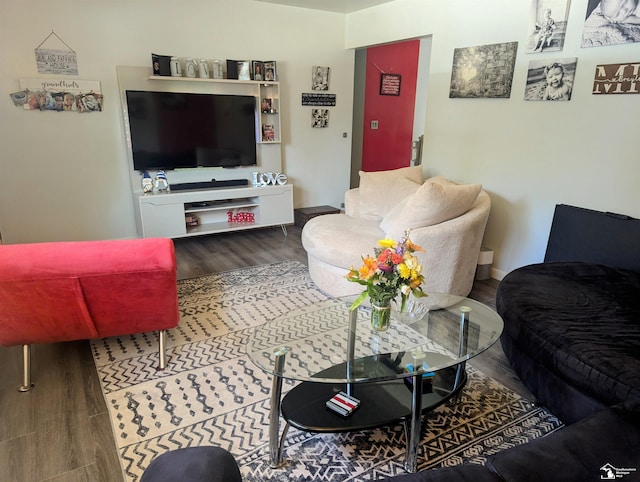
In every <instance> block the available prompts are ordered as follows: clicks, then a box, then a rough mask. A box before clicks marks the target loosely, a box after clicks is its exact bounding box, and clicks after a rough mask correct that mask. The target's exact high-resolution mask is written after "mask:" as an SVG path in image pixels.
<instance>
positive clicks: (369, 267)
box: [358, 256, 378, 280]
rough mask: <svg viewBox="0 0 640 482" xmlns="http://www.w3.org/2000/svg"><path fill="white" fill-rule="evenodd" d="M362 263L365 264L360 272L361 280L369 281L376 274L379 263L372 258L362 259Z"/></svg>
mask: <svg viewBox="0 0 640 482" xmlns="http://www.w3.org/2000/svg"><path fill="white" fill-rule="evenodd" d="M362 261H363V263H364V264H363V265H362V266H361V267H360V269H359V270H358V275H359V276H360V279H363V280H367V279H369V278H371V277H372V276H373V275H374V274H376V270H377V269H378V262H377V261H376V260H375V259H374V258H372V257H371V256H367V257H366V258H362Z"/></svg>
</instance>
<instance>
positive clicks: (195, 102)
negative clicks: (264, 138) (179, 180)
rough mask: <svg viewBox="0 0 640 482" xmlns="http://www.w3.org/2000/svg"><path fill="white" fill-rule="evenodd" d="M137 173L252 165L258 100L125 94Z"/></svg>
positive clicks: (245, 97)
mask: <svg viewBox="0 0 640 482" xmlns="http://www.w3.org/2000/svg"><path fill="white" fill-rule="evenodd" d="M126 98H127V111H128V115H129V132H130V135H131V147H132V151H133V168H134V169H135V170H136V171H146V170H154V169H167V170H169V169H179V168H195V167H239V166H254V165H255V164H256V101H255V98H254V97H253V96H249V95H220V94H196V93H182V92H180V93H178V92H152V91H140V90H127V91H126Z"/></svg>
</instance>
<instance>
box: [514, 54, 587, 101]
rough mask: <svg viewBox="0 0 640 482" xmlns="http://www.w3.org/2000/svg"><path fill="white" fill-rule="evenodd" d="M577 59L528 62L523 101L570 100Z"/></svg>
mask: <svg viewBox="0 0 640 482" xmlns="http://www.w3.org/2000/svg"><path fill="white" fill-rule="evenodd" d="M577 63H578V59H577V58H575V57H574V58H568V59H545V60H532V61H531V62H529V70H528V73H527V86H526V88H525V94H524V99H525V100H560V101H568V100H571V93H572V91H573V83H574V79H575V74H576V66H577Z"/></svg>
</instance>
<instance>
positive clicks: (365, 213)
mask: <svg viewBox="0 0 640 482" xmlns="http://www.w3.org/2000/svg"><path fill="white" fill-rule="evenodd" d="M417 167H418V168H419V166H417ZM385 173H393V174H392V175H393V176H395V179H391V180H389V179H387V180H386V181H385V182H382V183H380V182H377V181H379V179H376V180H375V181H374V182H373V183H372V182H370V179H368V177H377V178H380V179H384V177H385V175H386V174H385ZM385 173H361V181H360V187H359V188H355V189H351V190H349V191H347V193H346V194H345V213H344V214H328V215H324V216H318V217H316V218H313V219H311V220H310V221H308V222H307V223H306V224H305V226H304V229H303V231H302V245H303V247H304V248H305V250H306V251H307V256H308V263H309V273H310V275H311V278H312V279H313V281H314V282H315V284H316V285H317V286H318V287H319V288H320V289H321V290H322V291H324V292H325V293H327V294H329V295H331V296H344V295H350V294H356V293H359V292H361V291H362V287H361V286H360V285H358V284H357V283H352V282H349V281H347V280H346V278H345V276H346V274H347V273H348V271H349V268H350V267H352V266H353V267H356V268H357V267H359V266H360V265H361V263H362V256H365V255H367V254H373V248H374V247H375V246H376V245H377V241H378V240H379V239H383V238H391V239H395V240H398V239H399V237H400V236H402V234H403V233H404V231H405V230H406V229H411V240H412V241H413V242H414V243H415V244H417V245H419V246H421V247H422V248H423V249H424V250H425V252H424V253H422V252H419V253H417V255H418V259H419V260H420V263H421V264H422V266H423V274H424V276H425V285H424V289H425V291H427V292H429V291H430V292H437V293H451V294H456V295H461V296H466V295H467V294H469V292H470V291H471V288H472V286H473V280H474V276H475V271H476V266H477V262H478V256H479V254H480V246H481V244H482V238H483V236H484V230H485V226H486V223H487V219H488V217H489V211H490V209H491V200H490V198H489V195H488V194H487V193H486V192H484V191H482V190H481V186H480V185H478V184H476V185H470V184H466V185H465V184H454V183H451V182H449V181H447V180H446V179H444V178H442V177H436V178H430V179H428V180H427V181H426V182H424V183H422V178H421V176H422V174H421V172H420V171H418V170H417V169H416V168H404V169H399V170H396V171H386V172H385ZM417 173H419V181H417V176H418V174H417ZM363 175H367V176H363ZM371 175H374V176H371ZM385 185H386V186H387V189H386V190H385V187H384V186H385ZM394 190H395V192H393V191H394Z"/></svg>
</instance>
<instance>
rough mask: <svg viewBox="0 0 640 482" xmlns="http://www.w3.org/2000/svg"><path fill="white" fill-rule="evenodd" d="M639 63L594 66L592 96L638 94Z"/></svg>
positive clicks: (639, 79)
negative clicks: (594, 74)
mask: <svg viewBox="0 0 640 482" xmlns="http://www.w3.org/2000/svg"><path fill="white" fill-rule="evenodd" d="M639 87H640V62H635V63H626V64H607V65H597V66H596V76H595V79H594V82H593V94H640V90H639Z"/></svg>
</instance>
